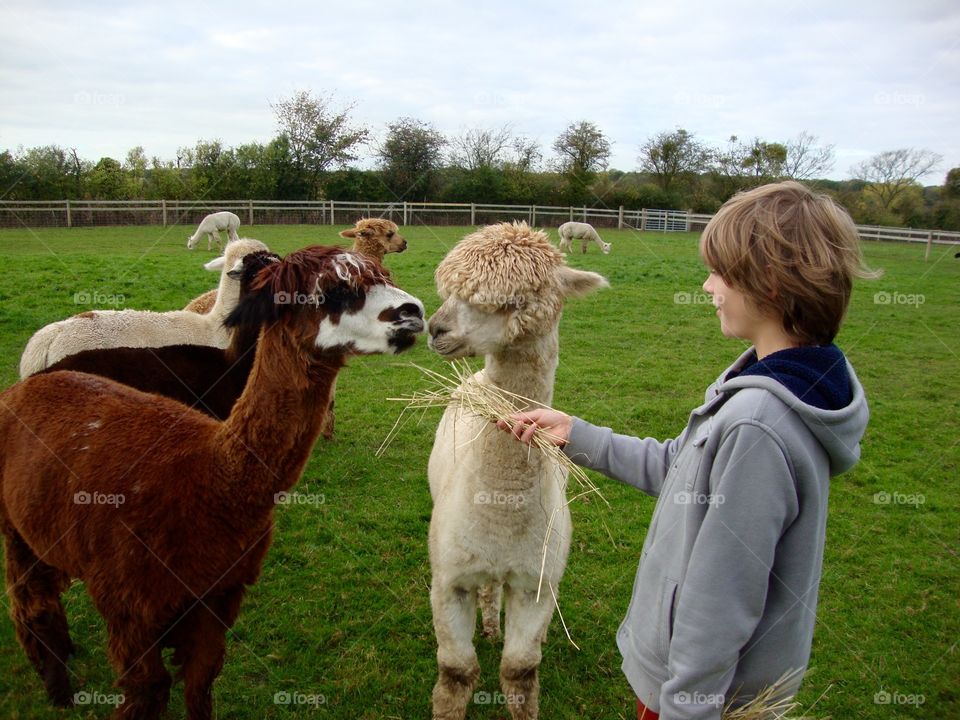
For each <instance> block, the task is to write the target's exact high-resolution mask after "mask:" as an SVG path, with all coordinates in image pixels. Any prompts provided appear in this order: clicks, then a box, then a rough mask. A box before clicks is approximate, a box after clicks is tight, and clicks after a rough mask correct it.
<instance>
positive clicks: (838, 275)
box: [700, 181, 867, 345]
mask: <svg viewBox="0 0 960 720" xmlns="http://www.w3.org/2000/svg"><path fill="white" fill-rule="evenodd" d="M700 255H701V257H702V258H703V261H704V262H705V263H706V264H707V266H708V267H709V268H710V269H711V270H713V271H715V272H716V273H717V274H719V275H720V277H721V278H722V279H723V281H724V282H725V283H726V284H727V285H729V286H730V287H733V288H736V289H737V290H740V291H741V292H743V293H744V294H745V295H747V297H748V298H749V299H750V300H751V301H752V302H753V303H754V304H756V305H757V307H758V308H759V309H760V310H761V311H762V312H764V313H767V314H771V315H773V316H774V317H777V318H780V320H781V322H782V323H783V327H784V330H786V331H787V332H788V333H789V334H790V335H792V336H793V337H795V338H796V339H797V340H798V341H799V342H800V343H801V344H802V345H822V344H825V343H829V342H832V341H833V339H834V337H836V335H837V332H839V330H840V323H841V322H842V321H843V317H844V314H845V313H846V310H847V304H848V303H849V302H850V291H851V289H852V287H853V278H854V277H857V276H866V274H867V273H865V271H864V270H863V264H862V259H861V256H860V245H859V236H858V234H857V229H856V227H855V226H854V224H853V220H851V219H850V216H849V215H848V214H847V211H846V210H844V209H843V208H842V207H840V206H839V205H838V204H837V203H835V202H834V201H833V200H832V199H831V198H830V197H828V196H826V195H818V194H816V193H813V192H811V191H810V190H809V189H808V188H806V187H805V186H803V185H801V184H800V183H798V182H794V181H787V182H782V183H776V184H772V185H763V186H761V187H758V188H754V189H753V190H749V191H747V192H742V193H739V194H737V195H735V196H734V197H732V198H731V199H730V200H728V201H727V202H726V203H724V205H723V207H721V208H720V210H719V212H717V214H716V215H715V216H714V217H713V219H712V220H711V221H710V223H709V224H708V225H707V227H706V229H705V230H704V231H703V236H702V237H701V238H700Z"/></svg>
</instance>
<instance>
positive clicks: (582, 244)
mask: <svg viewBox="0 0 960 720" xmlns="http://www.w3.org/2000/svg"><path fill="white" fill-rule="evenodd" d="M580 252H581V254H583V255H586V254H587V241H586V240H581V241H580Z"/></svg>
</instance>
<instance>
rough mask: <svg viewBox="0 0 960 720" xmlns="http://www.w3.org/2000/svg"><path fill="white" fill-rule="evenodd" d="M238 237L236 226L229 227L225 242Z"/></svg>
mask: <svg viewBox="0 0 960 720" xmlns="http://www.w3.org/2000/svg"><path fill="white" fill-rule="evenodd" d="M239 239H240V236H239V235H237V230H236V228H229V229H228V230H227V243H232V242H235V241H237V240H239Z"/></svg>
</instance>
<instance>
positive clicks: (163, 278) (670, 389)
mask: <svg viewBox="0 0 960 720" xmlns="http://www.w3.org/2000/svg"><path fill="white" fill-rule="evenodd" d="M243 230H244V234H245V235H247V236H249V237H256V238H258V239H261V240H263V241H264V242H266V243H267V244H268V245H270V247H271V248H272V249H274V250H276V251H278V252H281V253H284V252H287V251H290V250H293V249H296V248H299V247H302V246H305V245H309V244H314V243H333V242H335V240H336V236H335V232H336V230H339V228H329V227H312V226H309V227H308V226H254V227H246V228H244V229H243ZM466 231H467V229H465V228H426V227H420V228H405V229H404V235H405V236H406V237H407V239H408V240H409V242H410V249H409V250H408V251H407V252H405V253H403V254H401V255H391V256H389V257H388V259H387V265H388V266H390V267H391V269H392V270H393V272H394V276H395V279H396V280H397V282H398V284H399V285H401V286H402V287H403V288H404V289H406V290H408V291H410V292H412V293H413V294H415V295H417V296H419V297H420V298H421V299H422V300H423V301H424V304H425V305H426V307H427V312H428V313H431V312H432V311H434V310H436V308H437V307H438V305H439V302H438V298H437V296H436V293H435V291H434V287H433V279H432V275H433V269H434V267H435V266H436V265H437V263H438V262H439V260H440V259H441V258H442V257H443V255H444V253H445V252H446V251H447V250H448V249H449V248H450V247H452V246H453V244H454V243H455V242H456V241H457V240H458V239H459V238H460V237H461V236H462V235H463V234H464V233H465V232H466ZM188 232H189V231H188V230H187V229H186V228H182V227H181V228H174V229H164V228H160V227H126V228H98V229H72V230H63V229H60V230H37V231H29V230H18V231H9V230H7V231H0V256H2V261H3V266H4V268H5V270H4V273H3V281H2V283H0V380H2V381H3V386H4V387H6V386H7V385H9V384H11V383H13V382H15V381H16V379H17V365H18V360H19V355H20V352H21V350H22V349H23V346H24V344H25V343H26V341H27V339H28V338H29V337H30V335H31V334H32V333H33V332H34V331H35V330H36V329H38V328H39V327H41V326H42V325H44V324H46V323H48V322H51V321H54V320H59V319H62V318H64V317H66V316H68V315H72V314H74V313H77V312H81V311H83V310H87V309H91V308H93V307H104V308H112V307H133V308H150V309H157V310H167V309H173V308H179V307H182V306H183V305H184V304H185V303H186V302H187V301H188V300H189V299H190V298H192V297H193V296H195V295H197V294H199V293H201V292H202V291H204V290H207V289H208V288H210V287H213V286H214V285H215V284H216V277H215V276H214V275H213V274H211V273H207V272H205V271H204V270H203V269H202V268H201V267H200V266H201V264H202V262H204V261H205V260H206V259H208V258H209V257H210V255H211V254H208V253H206V252H204V251H193V252H189V251H187V250H186V248H185V247H184V241H185V238H186V236H187V234H188ZM553 235H554V237H556V233H555V232H554V233H553ZM604 239H606V240H609V241H612V242H613V251H612V252H611V254H610V255H608V256H603V255H600V254H599V253H598V252H597V248H595V247H591V248H590V251H589V253H588V254H587V255H585V256H584V255H579V254H576V255H573V256H571V257H570V264H571V265H574V266H577V267H582V268H587V269H591V270H596V271H598V272H601V273H602V274H604V275H606V276H607V277H608V278H609V279H610V282H611V285H612V288H611V289H609V290H605V291H603V292H600V293H596V294H595V295H592V296H590V297H588V298H585V299H582V300H579V301H572V302H571V303H570V304H569V305H568V306H567V309H566V311H565V314H564V317H563V320H562V322H561V359H560V367H559V370H558V372H557V382H556V393H555V404H556V405H557V406H558V407H560V408H562V409H565V410H567V411H570V412H572V413H575V414H578V415H580V416H583V417H585V418H587V419H589V420H591V421H593V422H595V423H598V424H603V425H610V426H613V427H614V428H616V429H618V430H619V431H622V432H628V433H633V434H641V435H653V436H657V437H661V438H666V437H672V436H673V435H675V434H677V433H678V432H679V431H680V430H681V429H682V428H683V426H684V424H685V422H686V416H687V413H688V412H689V410H690V409H691V408H692V407H694V406H695V405H697V404H698V403H699V402H700V399H701V398H702V392H703V389H704V388H705V387H706V386H707V385H708V384H709V383H710V382H711V381H712V380H713V379H714V378H715V376H716V375H717V373H718V372H719V371H720V370H722V369H723V368H724V367H726V365H727V364H728V363H729V362H730V361H731V360H732V359H733V358H735V357H736V356H737V355H738V354H739V353H740V352H741V351H742V349H743V345H742V343H740V342H738V341H733V340H726V339H724V338H723V337H722V336H721V335H720V332H719V329H718V323H717V319H716V317H715V316H714V313H713V312H712V308H711V306H710V305H709V302H708V300H707V298H706V296H705V295H703V293H702V291H701V290H700V283H701V282H702V281H703V279H704V270H703V267H702V265H701V263H700V261H699V259H698V256H697V252H696V236H694V235H684V234H671V235H661V234H653V233H647V234H638V233H632V232H626V231H624V232H606V233H604ZM865 253H866V256H867V259H868V262H869V263H870V264H871V265H872V266H874V267H879V268H882V269H883V270H884V273H885V274H884V276H883V277H882V278H881V279H879V280H874V281H864V282H860V283H858V285H857V287H856V290H855V294H854V298H853V302H852V306H851V309H850V314H849V319H848V322H847V323H846V325H845V327H844V330H843V332H842V334H841V336H840V338H839V340H838V344H839V345H840V346H841V347H842V348H843V349H844V350H845V351H846V353H847V355H848V357H849V358H850V360H851V362H852V363H853V365H854V367H855V368H856V370H857V372H858V374H859V376H860V379H861V381H862V382H863V384H864V386H865V387H866V391H867V395H868V399H869V402H870V406H871V411H872V418H871V422H870V426H869V428H868V430H867V435H866V437H865V439H864V442H863V459H862V461H861V463H860V464H859V465H858V466H857V467H856V468H855V469H854V470H853V471H851V472H849V473H847V474H845V475H843V476H841V477H839V478H836V479H835V480H834V481H833V485H832V493H831V498H830V505H831V509H830V520H829V526H828V538H827V550H826V557H825V560H824V572H823V581H822V585H821V594H820V605H819V611H818V616H819V622H818V627H817V631H816V637H815V640H814V648H813V657H812V661H811V666H812V667H813V668H815V670H814V672H813V673H812V674H810V675H809V676H808V678H807V680H806V682H805V684H804V686H803V690H802V694H801V698H800V699H801V700H802V701H803V702H804V703H806V704H807V705H812V706H813V707H812V710H810V713H809V714H810V715H811V716H813V717H819V718H822V717H826V716H832V717H833V718H835V720H846V719H847V718H888V717H905V718H906V717H918V718H919V717H924V718H960V692H958V688H960V683H958V679H960V653H958V652H957V639H958V637H960V605H958V594H960V593H958V591H960V558H958V551H960V542H958V541H960V512H958V507H960V500H958V495H960V493H958V489H960V487H958V482H957V480H958V465H960V447H958V442H960V412H958V410H960V362H958V360H960V333H958V327H960V260H955V259H954V258H953V249H952V248H951V249H950V250H949V252H948V250H947V249H946V248H938V249H935V252H934V256H933V257H932V258H931V259H930V261H928V262H924V261H923V248H922V247H919V246H904V245H877V244H868V245H867V246H866V247H865ZM409 362H416V363H419V364H422V365H426V366H428V367H431V368H435V369H438V370H444V369H445V366H444V364H443V363H441V362H439V361H438V360H437V359H436V358H435V357H434V356H432V354H431V353H430V351H429V350H428V349H427V347H426V344H425V343H424V342H420V343H418V345H417V347H416V348H415V349H414V350H412V351H411V352H409V353H408V354H407V355H405V356H402V357H400V358H383V357H370V358H359V359H356V360H354V361H352V362H351V363H350V365H349V366H348V367H347V368H346V369H345V370H344V371H343V373H342V374H341V375H340V379H339V383H338V389H337V437H336V439H335V441H333V442H331V443H325V442H323V441H322V440H321V442H319V443H318V445H317V447H316V448H315V450H314V453H313V458H312V460H311V462H310V463H309V465H308V467H307V470H306V472H305V474H304V476H303V479H302V481H301V482H300V484H299V485H298V486H297V488H296V491H297V492H298V493H300V494H301V497H302V498H304V499H306V500H308V502H303V503H299V504H291V505H286V506H281V507H279V508H278V510H277V513H276V525H277V528H276V533H275V542H274V545H273V547H272V549H271V550H270V553H269V555H268V556H267V560H266V563H265V565H264V570H263V574H262V576H261V579H260V581H259V583H258V584H257V585H255V586H254V587H253V588H252V589H251V590H250V592H249V593H248V595H247V599H246V602H245V605H244V608H243V610H242V612H241V614H240V618H239V621H238V622H237V624H236V626H235V627H234V628H233V631H232V632H231V633H230V635H229V641H228V655H227V661H226V666H225V668H224V671H223V674H222V675H221V676H220V679H219V681H218V682H217V684H216V686H215V705H216V713H217V717H219V718H238V719H249V720H260V719H261V718H286V717H303V718H307V717H309V718H324V717H326V718H343V719H359V718H369V719H371V720H372V719H373V718H397V719H402V720H413V719H418V718H425V717H429V700H430V691H431V688H432V686H433V682H434V680H435V672H436V665H435V650H436V646H435V643H434V637H433V629H432V625H431V617H430V606H429V597H428V588H429V583H430V569H429V564H428V561H427V544H426V536H427V526H428V523H429V519H430V507H431V506H430V496H429V491H428V488H427V481H426V463H427V457H428V455H429V452H430V448H431V445H432V442H433V432H434V428H435V425H436V422H437V421H438V420H439V411H436V412H433V413H428V414H427V415H426V416H425V418H424V419H423V421H422V423H421V424H420V425H419V426H417V425H413V424H411V425H407V426H406V427H405V428H403V430H402V431H401V432H400V434H399V435H398V437H397V438H396V440H395V441H394V442H393V444H392V445H391V447H390V448H389V450H388V452H387V453H386V455H385V456H384V457H382V458H381V459H377V458H375V456H374V453H375V451H376V449H377V447H378V446H379V445H380V443H381V441H382V440H383V439H384V436H385V435H386V434H387V432H388V431H389V430H390V428H391V426H392V425H393V423H394V420H395V418H396V417H397V415H398V413H399V410H400V407H399V406H398V405H397V404H396V403H390V402H387V401H386V400H385V398H387V397H390V396H396V395H398V394H409V393H410V392H411V391H412V390H413V389H415V388H417V387H420V386H422V384H423V383H422V381H421V378H420V376H419V373H418V372H417V371H416V370H414V369H412V368H411V367H409V365H408V363H409ZM277 432H278V433H279V432H283V419H282V418H277ZM594 480H595V482H597V484H598V485H599V486H600V488H601V490H602V491H603V494H604V496H605V497H606V498H607V500H608V501H609V503H610V507H607V506H606V505H604V504H603V503H602V502H599V501H598V500H597V499H596V498H594V499H587V500H582V501H577V503H576V504H575V505H574V506H573V508H572V511H573V521H574V537H573V547H572V551H571V557H570V562H569V565H568V568H567V572H566V576H565V578H564V580H563V583H562V584H561V587H560V605H561V608H562V610H563V614H564V617H565V619H566V622H567V624H568V626H569V628H570V632H571V633H572V636H573V638H574V640H575V641H576V643H577V644H578V645H579V647H580V649H579V650H577V649H575V648H574V647H573V646H572V645H571V644H570V643H569V642H568V641H567V640H566V638H565V637H564V635H563V632H562V630H561V629H560V627H559V623H558V622H557V621H556V620H555V621H554V628H553V629H552V631H551V636H550V640H549V642H548V644H547V645H546V646H545V648H544V657H543V665H542V667H541V671H542V676H541V677H542V680H541V683H542V689H541V707H542V716H543V717H544V718H547V719H548V720H557V719H561V718H589V719H594V718H597V719H607V718H610V719H613V718H631V717H634V716H635V713H634V711H633V706H632V702H631V699H630V697H631V692H630V689H629V687H628V685H627V683H626V681H625V680H624V678H623V676H622V674H621V672H620V658H619V654H618V652H617V649H616V645H615V641H614V635H615V632H616V629H617V626H618V625H619V623H620V620H621V618H622V617H623V614H624V612H625V610H626V607H627V604H628V602H629V598H630V590H631V586H632V582H633V576H634V573H635V571H636V565H637V560H638V557H639V553H640V548H641V545H642V543H643V538H644V533H645V531H646V527H647V524H648V522H649V520H650V515H651V513H652V510H653V506H654V503H653V501H652V500H651V499H649V498H647V497H646V496H643V495H641V494H639V493H637V492H636V491H634V490H632V489H630V488H627V487H624V486H620V485H619V484H617V483H615V482H613V481H610V480H607V479H606V478H602V477H601V476H595V477H594ZM184 542H190V538H189V536H185V537H184ZM64 599H65V604H66V608H67V614H68V616H69V619H70V623H71V628H72V632H73V636H74V641H75V642H76V644H77V645H78V647H79V651H78V655H77V657H76V658H74V659H73V660H72V661H71V671H72V678H73V682H74V688H75V690H83V691H86V692H87V693H90V694H94V693H97V694H99V695H98V696H97V699H100V700H102V699H104V698H103V696H108V695H110V694H111V693H113V692H115V691H114V690H113V689H112V687H111V683H112V678H113V675H112V671H111V668H110V666H109V664H108V662H107V659H106V655H105V646H106V635H105V631H104V626H103V623H102V621H101V619H100V617H99V616H98V615H97V613H96V612H95V611H94V610H93V608H92V606H91V604H90V602H89V600H88V598H87V596H86V594H85V592H84V589H83V586H82V585H81V584H75V585H74V586H73V587H72V588H71V589H70V590H69V591H68V592H67V593H66V595H65V596H64ZM0 603H2V604H3V605H4V608H3V609H4V612H3V613H2V615H0V717H9V718H14V719H19V718H38V719H47V718H66V717H71V718H103V717H106V716H108V715H109V714H110V711H111V709H112V708H111V707H109V706H108V705H106V704H102V703H101V704H91V705H87V706H84V707H77V708H75V709H74V710H72V711H69V712H63V711H55V710H53V709H51V708H50V707H49V706H48V705H47V702H46V698H45V696H44V693H43V688H42V685H41V683H40V681H39V679H38V678H37V677H36V676H35V674H34V673H33V671H32V669H31V668H30V667H29V665H28V663H27V660H26V658H25V656H24V655H23V653H22V651H21V650H20V647H19V646H18V645H17V642H16V639H15V637H14V632H13V627H12V624H11V622H10V620H9V619H8V618H7V617H6V612H5V611H6V605H7V602H6V598H3V597H0ZM478 652H479V655H480V662H481V666H482V676H481V680H480V684H479V686H478V688H477V689H478V691H486V692H488V693H493V692H495V691H497V690H498V689H499V688H498V663H499V648H497V647H495V646H493V645H491V644H489V643H487V642H485V641H479V640H478ZM824 691H827V692H826V694H825V696H823V697H822V698H821V699H819V700H818V698H820V696H821V694H822V693H824ZM278 693H288V694H289V695H279V696H278ZM884 693H886V694H884ZM287 698H289V699H291V700H292V702H290V703H289V704H284V703H282V702H280V703H278V702H276V700H282V699H287ZM884 700H889V704H888V703H884ZM921 701H922V703H921ZM182 716H183V704H182V698H181V692H180V688H179V686H178V687H177V688H175V689H174V692H173V694H172V701H171V709H170V717H182ZM507 716H508V715H507V712H506V708H505V707H503V706H502V705H496V704H479V703H478V704H474V705H472V706H471V708H470V710H469V712H468V718H506V717H507Z"/></svg>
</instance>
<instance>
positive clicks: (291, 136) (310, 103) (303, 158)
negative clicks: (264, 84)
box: [271, 90, 369, 195]
mask: <svg viewBox="0 0 960 720" xmlns="http://www.w3.org/2000/svg"><path fill="white" fill-rule="evenodd" d="M331 101H332V96H326V97H314V96H313V95H312V94H311V93H310V91H309V90H300V91H298V92H296V93H294V95H293V97H291V98H286V99H282V100H280V101H278V102H277V104H276V105H272V106H271V107H272V108H273V111H274V113H275V114H276V117H277V126H278V127H279V130H280V135H281V136H282V137H283V138H285V139H286V142H287V148H288V157H289V161H290V163H291V164H292V167H293V171H294V175H295V176H296V177H297V178H298V179H299V180H300V184H301V188H299V189H300V191H301V193H304V194H307V195H315V194H316V193H317V189H318V188H317V181H318V178H319V177H320V175H321V174H322V173H324V172H326V171H327V170H328V169H330V168H334V167H342V166H344V165H346V164H347V163H349V162H351V161H353V160H356V159H357V154H356V150H357V148H358V147H359V146H360V145H362V144H363V143H365V142H366V141H367V137H368V135H369V131H368V130H367V129H366V128H354V127H351V126H350V124H349V113H350V111H351V110H353V105H352V104H351V105H348V106H347V107H345V108H344V109H343V110H340V111H339V112H335V111H334V110H332V109H331V107H330V105H331Z"/></svg>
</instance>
